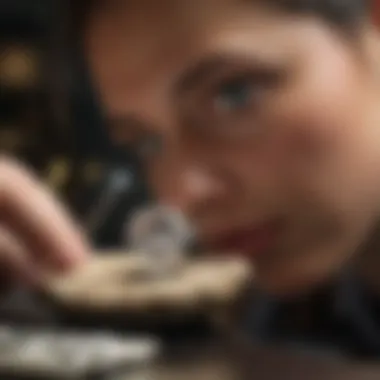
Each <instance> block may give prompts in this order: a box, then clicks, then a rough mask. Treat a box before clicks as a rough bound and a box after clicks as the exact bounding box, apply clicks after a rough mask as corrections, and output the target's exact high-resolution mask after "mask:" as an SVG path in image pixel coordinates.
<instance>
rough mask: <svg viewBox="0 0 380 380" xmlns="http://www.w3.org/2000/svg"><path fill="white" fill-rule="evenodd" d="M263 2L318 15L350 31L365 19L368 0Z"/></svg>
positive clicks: (368, 10)
mask: <svg viewBox="0 0 380 380" xmlns="http://www.w3.org/2000/svg"><path fill="white" fill-rule="evenodd" d="M263 1H264V2H265V4H268V5H269V6H272V7H274V8H277V9H280V10H283V11H285V12H288V13H291V14H296V15H310V16H314V17H319V18H321V19H322V20H323V21H325V22H328V23H329V24H330V25H332V26H333V27H337V28H339V29H342V30H344V31H352V30H354V29H356V28H357V27H358V26H360V25H361V24H362V22H363V20H366V19H367V17H368V15H369V12H370V7H371V6H370V5H371V4H370V3H371V1H370V0H263Z"/></svg>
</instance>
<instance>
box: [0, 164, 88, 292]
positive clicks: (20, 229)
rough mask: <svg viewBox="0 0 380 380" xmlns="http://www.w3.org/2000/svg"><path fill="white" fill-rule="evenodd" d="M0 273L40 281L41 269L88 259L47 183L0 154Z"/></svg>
mask: <svg viewBox="0 0 380 380" xmlns="http://www.w3.org/2000/svg"><path fill="white" fill-rule="evenodd" d="M0 210H1V213H0V216H1V227H0V263H1V264H0V268H1V279H2V280H5V281H8V280H9V281H12V282H13V281H16V282H17V281H21V282H22V283H24V284H28V285H33V286H40V285H41V284H40V282H41V278H42V277H41V274H42V273H46V272H48V273H62V271H64V272H65V271H67V270H71V269H73V268H75V267H76V266H78V265H81V264H82V263H83V262H84V261H86V259H87V256H88V253H89V249H88V246H87V243H86V241H85V239H84V237H83V236H82V235H81V233H80V232H79V229H78V228H77V227H75V225H74V223H73V221H72V220H71V218H69V216H68V215H67V213H66V212H65V210H63V208H62V207H61V206H60V205H59V204H58V202H57V201H56V200H55V199H54V197H53V195H52V194H50V192H49V191H48V189H46V188H45V187H44V186H42V185H41V184H40V183H39V182H38V180H37V179H36V178H35V177H34V176H33V175H32V174H31V173H30V172H29V171H28V170H27V169H26V168H24V167H23V166H21V165H20V164H18V163H15V162H13V161H10V160H8V159H6V158H1V159H0Z"/></svg>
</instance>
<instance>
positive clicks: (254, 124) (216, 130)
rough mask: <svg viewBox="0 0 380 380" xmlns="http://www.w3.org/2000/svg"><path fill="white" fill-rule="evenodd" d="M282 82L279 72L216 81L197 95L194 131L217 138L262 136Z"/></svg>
mask: <svg viewBox="0 0 380 380" xmlns="http://www.w3.org/2000/svg"><path fill="white" fill-rule="evenodd" d="M279 81H280V78H279V76H278V74H277V72H272V71H270V72H269V71H263V72H257V71H254V72H250V71H248V72H243V73H241V72H240V73H232V74H226V75H223V76H220V77H219V78H215V79H214V80H213V81H212V82H209V83H207V84H204V85H203V87H201V88H200V89H199V90H196V91H194V92H193V94H192V97H191V99H190V102H189V103H190V105H191V106H190V107H188V108H187V110H186V111H187V121H188V124H190V125H191V128H195V130H194V131H198V132H200V133H203V134H209V136H210V137H211V136H214V137H217V138H218V137H222V138H223V137H224V136H227V137H228V138H229V137H239V136H242V135H246V134H249V133H254V132H258V130H259V129H260V118H261V116H262V115H263V114H264V113H266V112H267V109H268V108H270V101H271V99H273V96H272V95H273V94H274V92H275V89H276V88H277V87H278V86H279Z"/></svg>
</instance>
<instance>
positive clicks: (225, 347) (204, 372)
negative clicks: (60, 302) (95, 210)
mask: <svg viewBox="0 0 380 380" xmlns="http://www.w3.org/2000/svg"><path fill="white" fill-rule="evenodd" d="M21 300H22V302H20V301H21ZM21 300H20V298H19V297H16V298H14V297H12V302H11V305H10V304H9V303H8V302H7V303H6V304H7V307H5V308H0V316H5V315H8V318H6V319H8V320H13V321H14V320H15V317H16V316H18V317H19V318H20V317H22V316H23V317H24V318H21V320H23V319H26V320H27V321H29V322H31V321H32V320H35V321H38V320H40V322H42V321H44V320H45V316H43V315H42V316H41V315H40V312H41V311H42V310H41V306H40V305H38V304H33V305H30V304H28V303H27V302H26V301H27V300H26V299H25V298H24V297H21ZM0 304H1V303H0ZM21 306H22V307H21ZM36 306H38V307H36ZM19 307H21V310H20V309H19ZM37 311H39V312H38V313H37ZM19 318H17V319H19ZM48 320H49V318H47V321H48ZM20 322H21V321H20ZM38 324H39V323H38ZM42 324H44V323H42ZM149 371H150V372H151V373H150V374H148V376H147V377H146V378H147V379H149V380H213V379H215V380H379V379H380V359H379V363H378V364H376V363H360V362H357V363H353V362H348V361H346V360H343V359H340V358H336V357H329V356H326V355H324V356H320V355H312V354H308V353H301V354H300V353H292V352H290V351H288V350H281V349H272V348H264V347H253V346H251V345H247V344H244V343H241V342H239V341H234V340H231V339H230V338H226V339H221V340H218V342H215V341H214V342H213V343H212V344H210V343H206V342H205V341H199V342H197V343H192V344H189V343H188V342H183V344H182V345H181V347H180V348H178V346H176V347H174V348H173V347H172V348H171V349H168V350H166V352H164V353H163V354H162V355H161V358H159V360H158V362H157V363H156V364H155V365H154V367H153V368H151V369H150V370H149ZM132 378H133V377H131V376H130V375H129V376H128V375H126V376H125V377H118V378H117V380H131V379H132ZM107 380H108V379H107ZM110 380H113V379H110Z"/></svg>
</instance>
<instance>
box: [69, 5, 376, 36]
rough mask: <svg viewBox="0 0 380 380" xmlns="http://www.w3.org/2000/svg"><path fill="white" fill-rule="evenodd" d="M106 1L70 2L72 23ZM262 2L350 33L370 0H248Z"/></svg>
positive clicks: (360, 20) (79, 22)
mask: <svg viewBox="0 0 380 380" xmlns="http://www.w3.org/2000/svg"><path fill="white" fill-rule="evenodd" d="M105 1H107V0H79V1H78V0H72V1H71V7H72V11H73V22H74V25H75V26H76V27H80V26H83V21H84V18H85V16H86V13H88V12H89V11H90V9H91V8H92V7H93V6H94V5H95V4H96V3H101V2H105ZM248 1H258V2H260V1H261V2H262V3H263V4H264V5H265V6H270V7H273V8H275V9H279V10H281V11H284V12H287V13H290V14H294V15H308V16H312V17H319V18H321V19H322V20H323V21H325V22H328V23H329V24H330V25H331V26H333V27H336V28H339V29H341V30H344V31H352V30H354V29H356V28H357V27H358V26H359V25H361V24H362V22H363V20H365V19H366V18H367V16H368V14H369V10H370V3H371V0H248Z"/></svg>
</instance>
